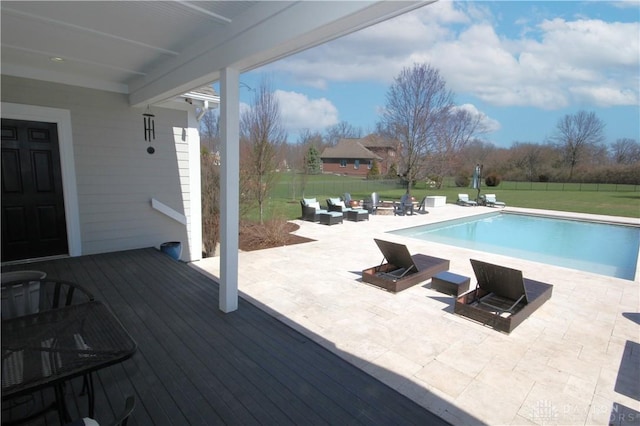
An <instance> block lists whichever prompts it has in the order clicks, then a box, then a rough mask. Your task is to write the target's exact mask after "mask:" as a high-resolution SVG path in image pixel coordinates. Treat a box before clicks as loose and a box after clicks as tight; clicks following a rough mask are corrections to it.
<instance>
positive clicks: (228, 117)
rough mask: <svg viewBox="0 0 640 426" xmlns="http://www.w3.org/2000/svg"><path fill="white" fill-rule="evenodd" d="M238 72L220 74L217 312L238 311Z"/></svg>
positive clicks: (225, 71)
mask: <svg viewBox="0 0 640 426" xmlns="http://www.w3.org/2000/svg"><path fill="white" fill-rule="evenodd" d="M239 88H240V73H239V72H238V70H236V69H233V68H225V69H223V70H222V73H221V75H220V136H221V139H222V144H221V145H222V146H221V148H220V163H221V164H220V166H221V167H220V171H221V176H220V195H221V197H220V310H221V311H223V312H232V311H235V310H236V309H238V216H239V200H240V98H239V91H240V89H239Z"/></svg>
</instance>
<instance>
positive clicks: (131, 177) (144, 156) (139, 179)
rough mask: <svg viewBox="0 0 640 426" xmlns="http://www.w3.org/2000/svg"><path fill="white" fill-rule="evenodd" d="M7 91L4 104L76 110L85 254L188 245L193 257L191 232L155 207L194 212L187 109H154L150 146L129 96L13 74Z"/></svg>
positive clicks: (76, 155)
mask: <svg viewBox="0 0 640 426" xmlns="http://www.w3.org/2000/svg"><path fill="white" fill-rule="evenodd" d="M1 93H2V101H3V102H11V103H18V104H27V105H38V106H45V107H51V108H60V109H66V110H69V111H70V113H71V126H72V135H73V151H74V160H75V170H76V178H77V199H78V208H79V218H80V232H81V242H82V254H94V253H102V252H110V251H119V250H125V249H132V248H142V247H151V246H155V247H158V246H159V245H160V244H161V243H163V242H165V241H181V242H182V246H183V258H190V253H189V250H188V246H189V244H188V232H187V228H186V227H185V226H184V225H182V224H180V223H178V222H177V221H175V220H173V219H171V218H169V217H167V216H165V215H163V214H162V213H160V212H158V211H156V210H154V209H153V208H152V207H151V198H155V199H157V200H158V201H160V202H162V203H164V204H166V205H168V206H169V207H171V208H173V209H174V210H176V211H177V212H179V213H181V214H184V215H187V216H188V214H189V211H188V203H189V200H190V188H189V173H190V171H189V170H190V169H189V154H188V141H187V140H186V137H184V135H187V134H188V133H187V132H186V131H184V130H185V129H186V128H187V112H186V111H176V110H170V109H166V108H154V107H152V108H151V110H152V113H153V114H155V131H156V139H155V140H154V141H152V142H151V143H149V142H147V141H145V140H144V131H143V120H142V114H143V112H144V109H142V108H131V107H130V106H129V104H128V101H127V96H126V95H124V94H118V93H112V92H105V91H99V90H91V89H85V88H78V87H74V86H68V85H63V84H55V83H46V82H42V81H37V80H30V79H23V78H16V77H8V76H2V92H1ZM149 145H151V146H153V147H154V148H155V150H156V151H155V154H153V155H149V154H148V153H147V151H146V149H147V147H148V146H149ZM188 223H189V222H188Z"/></svg>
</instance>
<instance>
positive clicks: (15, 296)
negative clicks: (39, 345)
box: [1, 278, 95, 422]
mask: <svg viewBox="0 0 640 426" xmlns="http://www.w3.org/2000/svg"><path fill="white" fill-rule="evenodd" d="M1 293H2V319H3V320H5V319H11V318H17V317H21V316H25V315H30V314H35V313H38V312H43V311H48V310H54V309H59V308H62V307H65V306H71V305H76V304H79V303H84V302H90V301H93V300H95V298H94V297H93V294H91V292H89V291H88V290H86V289H85V288H83V287H82V286H80V285H78V284H75V283H72V282H70V281H60V280H56V279H50V278H42V279H33V278H25V279H23V280H12V281H6V282H3V283H2V284H1ZM43 344H44V342H43ZM4 361H5V360H4V359H3V369H4ZM48 362H50V363H51V362H56V361H55V358H52V359H50V360H48ZM43 363H44V361H43ZM43 365H44V364H43ZM3 373H4V371H3ZM87 391H88V392H91V394H92V393H93V383H92V377H91V373H89V374H86V375H85V376H84V378H83V386H82V391H81V392H82V393H85V392H87ZM7 402H8V403H7V404H4V403H3V415H4V414H5V412H4V410H5V409H8V410H11V409H12V408H14V407H19V406H20V404H21V403H20V401H17V400H16V402H15V403H14V401H13V400H9V401H7ZM89 407H90V408H89V410H90V411H92V409H93V406H92V402H91V398H89ZM57 408H58V405H57V402H52V403H49V404H44V406H43V407H42V409H40V410H37V412H35V413H31V414H28V415H27V418H28V419H31V418H37V417H39V416H41V415H44V414H46V413H47V412H48V411H51V410H55V409H57ZM16 421H17V422H19V421H21V420H16Z"/></svg>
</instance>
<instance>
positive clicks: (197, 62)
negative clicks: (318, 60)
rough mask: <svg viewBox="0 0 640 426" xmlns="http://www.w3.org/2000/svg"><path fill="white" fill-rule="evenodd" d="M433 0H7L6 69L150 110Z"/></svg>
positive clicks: (0, 12) (1, 8)
mask: <svg viewBox="0 0 640 426" xmlns="http://www.w3.org/2000/svg"><path fill="white" fill-rule="evenodd" d="M431 2H432V0H426V1H342V2H328V3H325V2H322V1H206V2H205V1H202V2H200V1H145V2H142V1H82V2H78V1H49V2H47V1H44V2H30V1H2V2H0V17H1V23H0V29H1V35H0V41H1V51H2V58H1V64H2V69H1V72H2V74H4V75H14V76H21V77H27V78H33V79H38V80H45V81H52V82H57V83H63V84H70V85H74V86H81V87H90V88H94V89H100V90H107V91H113V92H120V93H125V94H127V95H128V96H129V103H130V104H131V105H132V106H144V105H148V104H155V103H158V102H162V101H166V100H169V99H173V98H175V97H177V96H180V95H182V94H185V93H187V92H190V91H192V90H194V89H196V88H199V87H202V86H205V85H207V84H210V83H212V82H214V81H217V80H219V78H220V74H221V71H222V70H223V69H227V68H233V69H236V70H238V71H240V72H241V73H242V72H246V71H249V70H252V69H255V68H258V67H260V66H262V65H265V64H267V63H270V62H273V61H276V60H278V59H281V58H283V57H285V56H288V55H291V54H293V53H296V52H299V51H301V50H304V49H307V48H310V47H313V46H316V45H319V44H322V43H324V42H327V41H329V40H332V39H335V38H337V37H340V36H343V35H345V34H348V33H350V32H353V31H357V30H359V29H361V28H364V27H366V26H369V25H373V24H376V23H378V22H381V21H383V20H386V19H389V18H392V17H394V16H396V15H399V14H402V13H405V12H408V11H410V10H413V9H416V8H418V7H421V6H424V5H426V4H429V3H431Z"/></svg>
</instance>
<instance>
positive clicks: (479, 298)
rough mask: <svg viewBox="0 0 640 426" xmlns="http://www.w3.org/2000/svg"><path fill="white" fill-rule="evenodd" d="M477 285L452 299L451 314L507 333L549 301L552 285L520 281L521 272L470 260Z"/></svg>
mask: <svg viewBox="0 0 640 426" xmlns="http://www.w3.org/2000/svg"><path fill="white" fill-rule="evenodd" d="M471 266H472V267H473V271H474V273H475V275H476V278H477V280H478V283H477V285H476V288H475V290H472V291H470V292H468V293H465V294H463V295H461V296H459V297H458V298H457V299H456V302H455V306H454V310H453V311H454V313H456V314H458V315H461V316H464V317H467V318H469V319H472V320H475V321H478V322H480V323H482V324H484V325H487V326H490V327H492V328H494V329H495V330H498V331H503V332H505V333H511V332H512V331H513V330H514V329H515V328H516V327H517V326H518V325H519V324H520V323H522V321H524V320H525V319H527V317H529V315H531V314H532V313H533V312H534V311H535V310H536V309H538V308H539V307H540V306H542V304H543V303H544V302H545V301H547V300H548V299H550V298H551V293H552V291H553V286H552V285H551V284H546V283H543V282H540V281H534V280H531V279H527V278H523V277H522V272H521V271H519V270H517V269H511V268H507V267H504V266H499V265H494V264H491V263H487V262H482V261H479V260H475V259H471Z"/></svg>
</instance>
